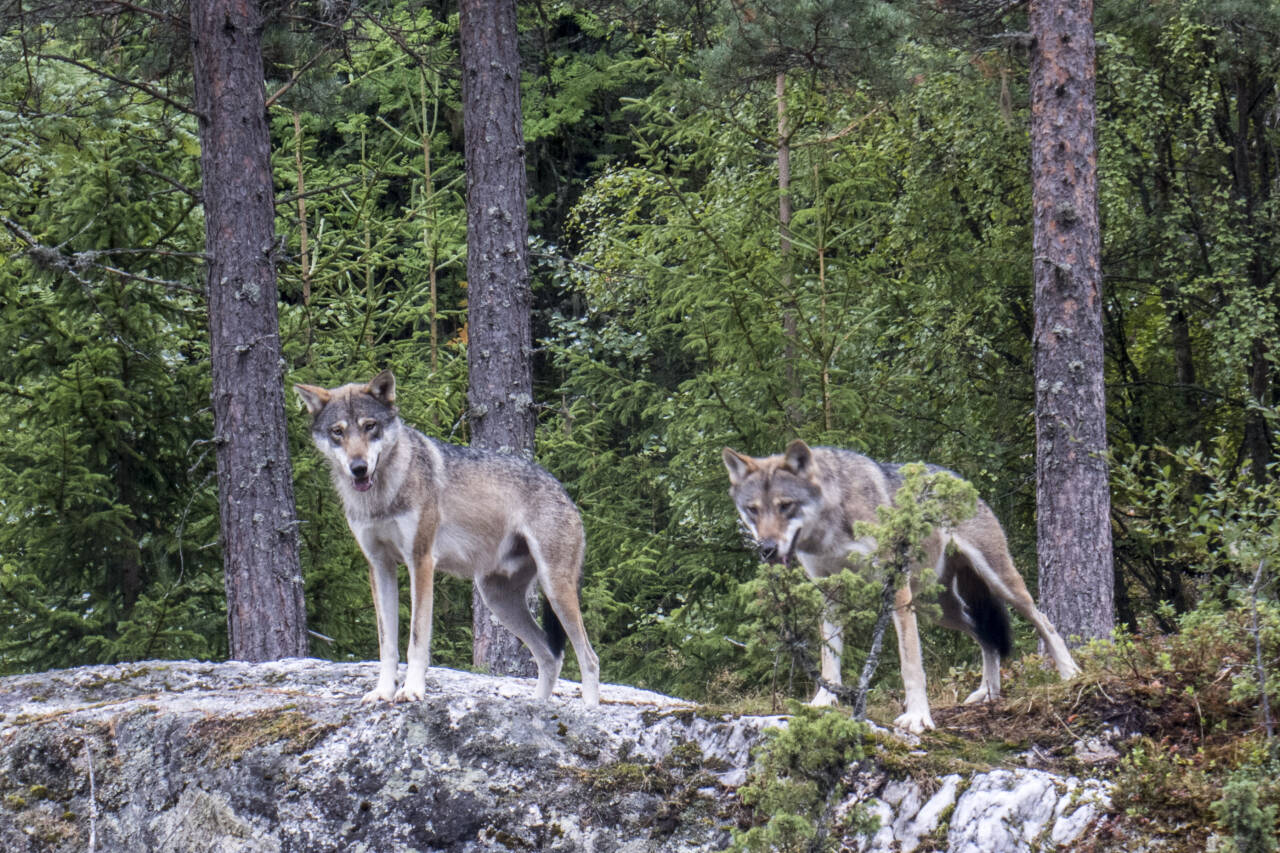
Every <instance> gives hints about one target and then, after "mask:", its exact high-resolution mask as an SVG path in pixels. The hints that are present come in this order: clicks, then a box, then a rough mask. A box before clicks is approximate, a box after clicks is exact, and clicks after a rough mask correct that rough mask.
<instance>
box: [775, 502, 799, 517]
mask: <svg viewBox="0 0 1280 853" xmlns="http://www.w3.org/2000/svg"><path fill="white" fill-rule="evenodd" d="M795 508H796V502H795V501H778V512H780V513H782V514H783V515H791V512H792V510H794V509H795Z"/></svg>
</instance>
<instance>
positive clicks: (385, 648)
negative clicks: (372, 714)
mask: <svg viewBox="0 0 1280 853" xmlns="http://www.w3.org/2000/svg"><path fill="white" fill-rule="evenodd" d="M369 586H370V587H371V588H372V589H373V609H374V614H375V617H376V618H377V620H378V660H379V667H378V686H377V687H375V688H374V689H373V690H371V691H369V692H368V693H366V694H364V698H363V699H361V700H360V701H361V702H376V701H378V700H379V699H381V700H382V701H384V702H390V701H392V700H393V699H394V698H395V693H396V668H397V667H398V666H399V665H400V650H399V642H400V637H399V631H400V626H399V617H400V594H399V591H398V590H397V588H396V563H395V561H394V560H391V559H389V558H387V557H385V556H384V555H378V557H377V558H375V557H373V556H370V558H369Z"/></svg>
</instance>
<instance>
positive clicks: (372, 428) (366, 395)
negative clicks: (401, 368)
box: [293, 370, 400, 492]
mask: <svg viewBox="0 0 1280 853" xmlns="http://www.w3.org/2000/svg"><path fill="white" fill-rule="evenodd" d="M293 389H294V390H295V391H297V392H298V396H299V397H301V398H302V402H303V403H305V404H306V406H307V411H308V412H310V413H311V438H312V440H313V441H315V443H316V447H318V448H320V451H321V452H322V453H324V455H325V456H326V457H328V459H329V464H330V465H332V466H333V468H334V473H335V474H336V475H338V476H339V477H340V478H341V479H344V480H345V482H347V483H348V484H349V485H350V486H351V488H352V489H355V490H356V491H357V492H367V491H369V489H370V488H372V487H373V484H374V482H375V480H376V478H377V476H378V462H379V460H381V459H383V458H385V457H386V455H387V453H388V452H389V451H390V449H391V448H392V447H394V446H395V442H396V440H397V439H398V438H399V434H400V415H399V412H398V410H397V409H396V406H395V402H396V378H395V377H394V376H393V375H392V374H391V371H390V370H384V371H382V372H381V373H379V374H378V375H377V376H375V377H374V378H373V379H371V380H370V381H369V384H367V385H362V384H360V383H358V382H357V383H354V384H352V385H343V386H342V387H341V388H317V387H316V386H314V385H295V386H293Z"/></svg>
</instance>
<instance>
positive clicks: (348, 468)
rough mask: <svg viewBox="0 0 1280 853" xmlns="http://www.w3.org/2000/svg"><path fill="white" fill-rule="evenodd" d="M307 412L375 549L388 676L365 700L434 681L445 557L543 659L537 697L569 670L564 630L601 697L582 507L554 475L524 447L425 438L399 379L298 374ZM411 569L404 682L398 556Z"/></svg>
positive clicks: (587, 686)
mask: <svg viewBox="0 0 1280 853" xmlns="http://www.w3.org/2000/svg"><path fill="white" fill-rule="evenodd" d="M294 389H295V390H296V391H297V392H298V395H299V396H301V397H302V401H303V402H304V403H305V404H306V406H307V410H308V411H309V412H310V413H311V438H312V439H313V440H314V441H315V443H316V447H318V448H320V451H321V452H322V453H323V454H324V455H325V456H326V457H327V458H328V460H329V466H330V473H331V474H332V475H333V484H334V487H335V488H337V490H338V494H339V495H341V496H342V505H343V508H344V509H345V510H346V515H347V524H349V525H350V526H351V532H352V533H354V534H355V537H356V541H357V542H359V543H360V549H361V550H362V551H364V555H365V557H366V558H368V560H369V581H370V585H371V586H372V587H373V605H374V610H375V612H376V614H377V620H378V653H379V654H378V656H379V658H380V660H381V669H380V670H379V674H378V686H377V687H375V688H374V689H373V690H372V691H370V692H369V693H367V694H366V695H365V697H364V699H363V701H365V702H373V701H376V700H378V699H383V700H385V701H388V702H390V701H396V702H401V701H409V700H415V699H421V698H423V696H424V695H425V693H426V673H427V666H428V664H429V663H430V659H431V605H432V584H433V581H434V574H435V571H436V570H437V569H439V570H440V571H444V572H448V573H449V574H452V575H456V576H458V577H463V578H473V579H474V580H475V583H476V586H477V587H479V589H480V595H481V597H482V598H483V599H484V602H485V604H486V605H488V607H489V609H490V610H492V611H493V613H494V615H495V616H497V617H498V621H500V622H501V623H502V624H503V625H505V626H506V627H507V628H508V629H509V630H510V631H511V632H512V633H513V634H515V635H516V636H517V637H519V638H520V639H521V641H523V642H524V644H525V645H526V646H528V647H529V651H530V652H532V654H533V659H534V661H535V662H536V663H537V664H538V688H537V693H536V695H537V697H538V698H539V699H546V698H548V697H549V696H550V695H551V691H552V690H553V689H554V688H555V685H556V680H557V679H558V678H559V677H560V665H561V664H562V663H563V662H564V640H565V635H566V634H568V638H569V640H570V642H572V643H573V650H574V653H575V654H577V656H578V666H579V668H580V669H581V670H582V698H583V700H584V701H585V702H586V703H587V704H588V705H596V704H599V702H600V664H599V661H598V660H597V659H596V655H595V652H594V651H592V649H591V644H590V643H589V642H588V641H587V632H586V629H585V628H584V627H583V625H582V613H581V611H580V610H579V607H578V582H579V579H580V577H581V574H582V557H583V552H584V551H585V550H586V542H585V539H584V537H583V533H582V519H581V518H580V517H579V516H578V510H577V508H576V507H575V506H574V505H573V501H571V500H570V499H569V496H568V495H566V494H565V492H564V489H563V488H561V486H560V484H559V483H558V482H556V480H555V478H554V477H552V476H551V475H550V474H548V473H547V472H546V471H544V470H543V469H542V468H539V467H538V466H537V465H535V464H533V463H532V462H527V461H525V460H524V459H520V458H519V457H516V456H508V455H505V454H500V453H486V452H482V451H479V450H472V449H470V448H466V447H458V446H456V445H452V444H446V443H445V442H442V441H436V440H435V439H432V438H428V437H427V436H425V435H423V434H422V433H420V432H418V431H417V430H415V429H413V428H411V427H409V426H406V425H405V424H404V422H403V421H401V420H400V415H399V412H398V410H397V409H396V406H395V400H396V380H395V377H394V376H392V374H391V371H389V370H384V371H383V372H382V373H379V374H378V375H377V376H376V377H374V378H373V380H372V381H370V382H369V384H368V385H361V384H358V383H357V384H352V385H344V386H342V387H341V388H332V389H325V388H317V387H315V386H312V385H295V386H294ZM400 563H404V564H405V565H406V566H407V567H408V569H409V595H410V598H411V600H412V601H411V609H410V617H409V650H408V659H409V665H408V669H407V672H406V674H405V679H404V685H403V686H402V687H401V688H400V689H399V690H396V668H397V666H398V665H399V662H400V656H399V645H398V643H399V639H398V632H399V624H398V623H399V614H400V596H399V591H398V589H397V583H396V567H397V566H398V565H399V564H400ZM534 578H537V580H538V583H539V584H540V585H541V587H542V591H543V593H544V594H545V596H546V602H545V605H544V607H543V625H544V626H545V631H543V630H540V629H539V628H538V625H537V623H536V622H534V620H533V617H532V616H531V615H530V614H529V610H528V608H527V607H526V606H525V592H526V590H527V589H528V588H529V584H531V583H532V582H533V580H534Z"/></svg>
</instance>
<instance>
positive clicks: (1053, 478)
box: [1029, 0, 1114, 639]
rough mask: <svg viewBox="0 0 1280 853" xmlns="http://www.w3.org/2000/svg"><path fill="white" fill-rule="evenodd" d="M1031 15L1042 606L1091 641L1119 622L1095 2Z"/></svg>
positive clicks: (1047, 4) (1044, 5)
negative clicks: (1116, 614) (1104, 355)
mask: <svg viewBox="0 0 1280 853" xmlns="http://www.w3.org/2000/svg"><path fill="white" fill-rule="evenodd" d="M1029 14H1030V24H1031V33H1032V37H1033V39H1034V41H1035V46H1034V48H1033V50H1032V60H1031V170H1032V204H1033V207H1034V227H1035V231H1034V239H1033V246H1034V254H1035V258H1034V270H1035V312H1036V322H1035V382H1036V507H1037V534H1038V539H1039V543H1038V546H1039V564H1040V599H1041V608H1042V609H1043V610H1044V612H1045V613H1046V615H1048V616H1049V618H1050V619H1051V620H1052V621H1053V623H1054V624H1055V625H1056V626H1057V628H1058V631H1059V632H1060V633H1061V634H1062V635H1063V636H1064V637H1073V636H1074V637H1078V638H1084V639H1088V638H1092V637H1105V636H1107V635H1108V634H1109V633H1110V631H1111V628H1112V626H1113V624H1114V601H1113V589H1114V576H1113V570H1112V554H1111V521H1110V495H1109V491H1108V481H1107V466H1106V460H1105V457H1104V455H1103V454H1104V452H1105V450H1106V446H1107V432H1106V398H1105V387H1104V381H1103V380H1104V377H1103V358H1102V271H1101V246H1100V244H1101V237H1100V234H1099V227H1098V197H1097V155H1096V148H1095V145H1094V124H1095V116H1094V58H1095V57H1094V41H1093V4H1092V2H1091V0H1032V3H1031V5H1030V11H1029Z"/></svg>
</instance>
